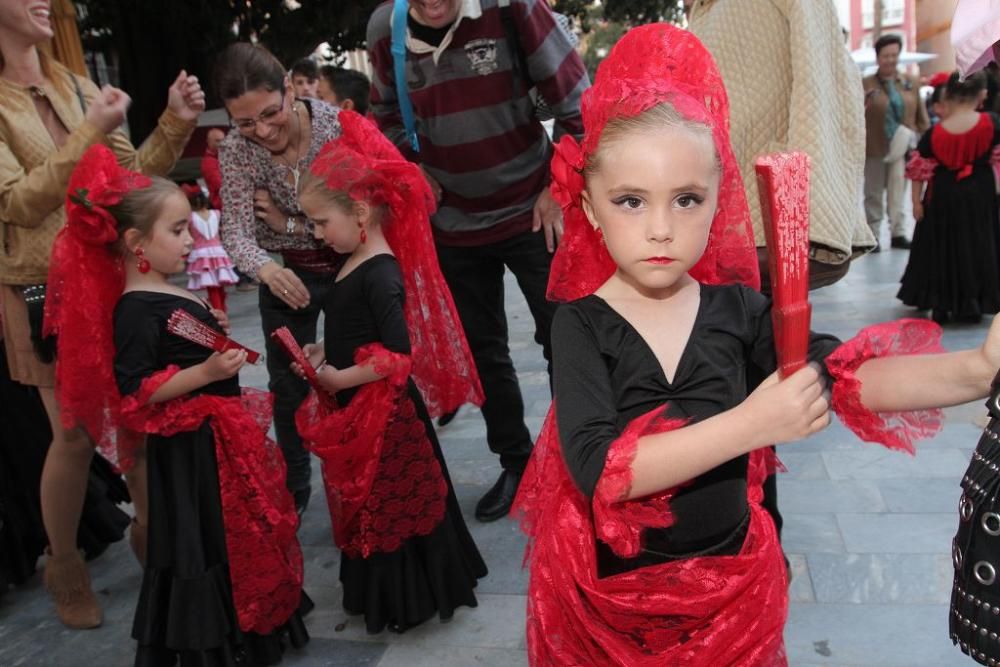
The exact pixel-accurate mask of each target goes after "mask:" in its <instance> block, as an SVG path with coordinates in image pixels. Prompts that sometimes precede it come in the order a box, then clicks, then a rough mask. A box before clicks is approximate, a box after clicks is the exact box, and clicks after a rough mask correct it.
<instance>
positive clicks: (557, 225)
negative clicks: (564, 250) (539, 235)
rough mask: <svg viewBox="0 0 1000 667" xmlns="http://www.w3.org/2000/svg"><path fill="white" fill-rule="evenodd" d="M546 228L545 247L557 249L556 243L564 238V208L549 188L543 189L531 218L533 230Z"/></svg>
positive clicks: (552, 249) (551, 250) (553, 250)
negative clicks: (553, 196)
mask: <svg viewBox="0 0 1000 667" xmlns="http://www.w3.org/2000/svg"><path fill="white" fill-rule="evenodd" d="M540 229H543V230H545V247H546V248H548V249H549V252H555V251H556V244H558V243H559V241H561V240H562V235H563V216H562V208H560V207H559V204H558V203H556V200H555V199H553V198H552V193H551V192H549V189H548V188H545V189H544V190H542V193H541V194H540V195H538V199H537V200H536V201H535V210H534V212H533V213H532V218H531V231H533V232H537V231H538V230H540Z"/></svg>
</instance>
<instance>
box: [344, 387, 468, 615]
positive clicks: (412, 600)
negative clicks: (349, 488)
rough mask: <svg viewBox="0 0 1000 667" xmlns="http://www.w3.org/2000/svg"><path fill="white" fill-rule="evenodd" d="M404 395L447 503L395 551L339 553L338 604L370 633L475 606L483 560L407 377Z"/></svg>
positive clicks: (426, 415)
mask: <svg viewBox="0 0 1000 667" xmlns="http://www.w3.org/2000/svg"><path fill="white" fill-rule="evenodd" d="M409 395H410V398H411V399H412V400H413V402H414V405H415V407H416V409H417V415H418V416H419V417H420V420H421V421H422V422H423V423H424V428H425V429H426V430H427V437H428V439H429V440H430V442H431V446H432V447H433V449H434V456H435V458H436V459H437V460H438V463H439V464H440V466H441V472H442V474H443V475H444V479H445V482H446V483H447V485H448V499H447V502H446V508H447V509H446V511H445V514H444V518H443V519H442V520H441V523H440V524H438V526H437V527H436V528H435V529H434V530H433V531H431V532H430V533H429V534H427V535H421V536H416V537H411V538H410V539H408V540H406V541H405V542H403V544H402V546H401V547H400V548H399V549H397V550H395V551H391V552H388V553H375V554H372V555H370V556H369V557H368V558H351V557H349V556H347V555H346V554H341V561H340V583H341V584H342V585H343V587H344V610H345V611H346V612H347V613H349V614H357V615H361V614H363V615H364V617H365V627H366V629H367V631H368V632H369V633H373V634H374V633H378V632H381V631H382V630H384V629H386V628H389V629H390V630H392V631H394V632H404V631H405V630H407V629H408V628H412V627H414V626H416V625H419V624H420V623H423V622H424V621H426V620H428V619H429V618H431V617H433V616H434V615H435V614H437V615H438V617H439V618H441V620H447V619H449V618H451V617H452V615H453V614H454V613H455V609H456V608H458V607H462V606H466V607H475V606H476V605H477V602H476V595H475V592H474V589H475V587H476V583H477V581H478V580H479V579H481V578H482V577H485V576H486V574H487V568H486V563H485V562H484V561H483V558H482V556H481V555H480V554H479V549H477V548H476V543H475V542H474V541H473V540H472V535H470V534H469V529H468V528H467V527H466V525H465V521H464V520H463V518H462V510H461V508H460V507H459V505H458V499H457V498H456V497H455V489H454V487H453V486H452V483H451V478H450V477H449V476H448V468H447V466H446V464H445V461H444V455H443V454H442V453H441V445H440V443H439V442H438V439H437V436H436V435H435V433H434V428H433V426H432V425H431V420H430V417H429V416H428V414H427V408H426V407H425V406H424V402H423V400H422V399H421V398H420V394H419V392H418V391H417V389H416V387H415V386H414V385H413V383H412V381H411V382H410V386H409Z"/></svg>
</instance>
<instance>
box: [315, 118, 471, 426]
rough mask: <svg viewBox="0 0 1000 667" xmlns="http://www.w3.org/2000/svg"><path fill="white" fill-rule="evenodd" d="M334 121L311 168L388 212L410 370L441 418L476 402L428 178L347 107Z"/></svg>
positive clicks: (334, 186) (334, 187)
mask: <svg viewBox="0 0 1000 667" xmlns="http://www.w3.org/2000/svg"><path fill="white" fill-rule="evenodd" d="M339 118H340V125H341V130H342V131H341V135H340V137H339V138H337V139H334V140H332V141H330V142H329V143H327V144H326V145H325V146H324V147H323V149H322V150H321V151H320V153H319V155H318V156H317V157H316V159H315V160H314V161H313V163H312V166H311V167H310V172H311V173H312V174H314V175H315V176H318V177H320V178H322V179H323V182H324V183H325V184H326V187H327V188H328V189H329V190H330V191H331V192H344V193H347V194H348V195H349V196H350V197H351V199H354V200H356V201H366V202H368V203H370V204H372V205H373V206H385V207H386V209H387V210H388V215H387V216H386V218H385V220H383V232H384V234H385V238H386V241H387V242H388V243H389V247H390V248H391V249H392V252H393V254H394V255H395V256H396V260H397V261H398V262H399V266H400V270H401V273H402V274H403V286H404V289H405V292H406V302H405V304H404V309H405V313H406V324H407V328H408V329H409V334H410V342H411V348H412V349H411V358H412V360H413V373H412V374H413V379H414V382H416V384H417V387H418V388H419V389H420V393H421V394H422V396H423V398H424V401H425V402H426V404H427V410H428V412H429V413H430V414H431V416H440V415H442V414H445V413H447V412H451V411H452V410H454V409H456V408H457V407H458V406H460V405H461V404H462V403H474V404H476V405H482V401H483V394H482V388H481V387H480V385H479V376H478V375H477V374H476V367H475V364H474V362H473V360H472V353H471V352H470V351H469V345H468V343H467V342H466V340H465V336H464V335H462V325H461V322H460V320H459V319H458V312H457V311H456V310H455V304H454V302H453V301H452V298H451V292H450V291H449V289H448V286H447V285H446V284H445V282H444V277H443V276H442V275H441V269H440V268H439V266H438V261H437V251H436V250H435V248H434V240H433V237H432V235H431V226H430V216H431V214H432V213H433V212H434V210H435V202H434V195H433V193H432V192H431V189H430V186H429V185H428V184H427V179H426V178H424V175H423V173H422V172H421V171H420V167H418V166H417V165H415V164H413V163H412V162H408V161H407V160H406V159H405V158H403V156H402V155H401V154H400V153H399V150H398V149H397V148H396V147H395V146H393V145H392V143H391V142H390V141H389V140H388V139H386V138H385V136H384V135H383V134H382V133H381V132H380V131H379V130H378V128H377V127H375V126H374V125H373V124H372V123H371V122H370V121H368V120H366V119H365V118H364V117H362V116H360V115H359V114H357V113H355V112H353V111H347V110H341V112H340V114H339Z"/></svg>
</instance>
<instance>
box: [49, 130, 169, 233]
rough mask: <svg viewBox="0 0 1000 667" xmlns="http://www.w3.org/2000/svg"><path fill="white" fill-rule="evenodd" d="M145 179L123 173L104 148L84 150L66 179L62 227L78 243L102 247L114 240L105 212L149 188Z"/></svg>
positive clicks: (112, 225)
mask: <svg viewBox="0 0 1000 667" xmlns="http://www.w3.org/2000/svg"><path fill="white" fill-rule="evenodd" d="M151 184H152V181H151V180H150V178H149V177H148V176H144V175H142V174H137V173H135V172H132V171H129V170H128V169H123V168H122V167H121V166H120V165H119V164H118V158H116V157H115V154H114V153H112V152H111V149H110V148H108V147H107V146H105V145H104V144H97V145H96V146H91V147H90V148H89V149H87V152H86V153H84V154H83V157H82V158H81V159H80V162H79V163H77V165H76V168H75V169H74V170H73V175H72V176H70V179H69V192H68V194H67V197H66V200H67V201H66V227H67V229H68V230H69V232H70V233H71V234H73V235H74V236H75V237H76V238H78V239H79V240H80V241H82V242H84V243H87V244H90V245H106V244H108V243H111V242H112V241H115V240H116V239H117V238H118V231H117V229H116V227H117V223H116V222H115V219H114V216H112V215H111V213H110V212H109V211H108V209H107V207H108V206H113V205H115V204H117V203H118V202H120V201H121V200H122V197H124V196H125V194H126V193H127V192H129V191H131V190H139V189H142V188H146V187H149V186H150V185H151Z"/></svg>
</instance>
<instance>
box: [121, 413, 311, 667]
mask: <svg viewBox="0 0 1000 667" xmlns="http://www.w3.org/2000/svg"><path fill="white" fill-rule="evenodd" d="M146 456H147V461H148V471H149V483H148V486H149V529H148V530H149V533H148V544H147V555H146V569H145V571H144V573H143V579H142V588H141V589H140V593H139V602H138V605H137V608H136V612H135V621H134V623H133V626H132V637H134V638H135V639H136V640H137V641H138V642H139V646H138V649H137V652H136V659H135V664H136V666H137V667H163V666H166V665H174V664H176V663H177V662H178V661H179V664H180V665H181V667H228V666H229V665H240V666H241V667H242V666H245V665H273V664H276V663H278V662H280V661H281V656H282V651H283V649H284V646H285V645H286V644H291V645H292V646H295V647H300V646H303V645H304V644H305V643H306V642H307V641H308V639H309V635H308V633H307V632H306V630H305V625H304V624H303V622H302V615H303V614H304V613H307V612H308V610H309V609H311V607H312V602H311V601H310V600H309V598H308V597H307V596H306V595H305V593H303V599H302V605H301V606H300V608H299V611H298V612H296V613H295V614H293V615H292V617H291V618H289V619H288V620H287V621H286V622H285V624H284V625H283V626H281V627H279V628H278V629H277V630H275V631H274V632H272V633H270V634H268V635H258V634H255V633H244V632H242V631H241V630H240V628H239V624H238V622H237V617H236V610H235V607H234V605H233V591H232V584H231V581H230V574H229V566H228V560H227V551H226V536H225V532H224V528H223V515H222V501H221V499H220V497H219V474H218V468H217V464H216V457H215V441H214V437H213V434H212V429H211V426H210V425H209V423H208V422H207V421H206V422H204V423H203V424H202V425H201V427H200V428H199V429H198V430H197V431H190V432H185V433H179V434H177V435H174V436H170V437H164V436H157V435H151V436H149V437H148V439H147V441H146Z"/></svg>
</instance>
